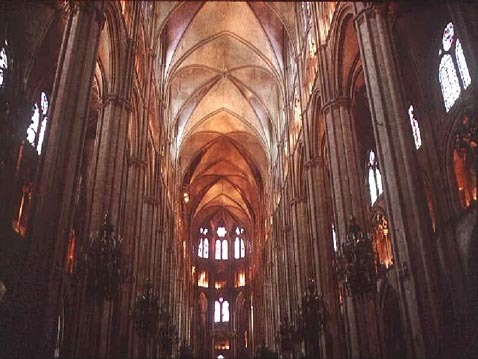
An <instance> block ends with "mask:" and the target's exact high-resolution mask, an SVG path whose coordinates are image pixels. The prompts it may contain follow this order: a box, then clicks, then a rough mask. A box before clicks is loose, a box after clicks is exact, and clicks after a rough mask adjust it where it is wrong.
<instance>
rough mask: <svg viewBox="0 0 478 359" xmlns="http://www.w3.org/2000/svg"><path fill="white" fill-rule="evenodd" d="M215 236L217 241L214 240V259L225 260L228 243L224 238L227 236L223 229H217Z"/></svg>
mask: <svg viewBox="0 0 478 359" xmlns="http://www.w3.org/2000/svg"><path fill="white" fill-rule="evenodd" d="M216 234H217V236H218V239H216V253H215V258H216V259H219V260H227V259H228V252H229V243H228V241H227V239H225V238H224V237H225V236H226V234H227V230H226V228H225V227H218V229H217V231H216Z"/></svg>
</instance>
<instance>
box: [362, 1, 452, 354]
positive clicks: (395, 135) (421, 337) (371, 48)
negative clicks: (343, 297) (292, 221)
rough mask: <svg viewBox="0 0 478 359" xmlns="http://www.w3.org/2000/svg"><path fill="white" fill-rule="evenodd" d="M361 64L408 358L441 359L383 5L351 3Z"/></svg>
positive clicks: (427, 247)
mask: <svg viewBox="0 0 478 359" xmlns="http://www.w3.org/2000/svg"><path fill="white" fill-rule="evenodd" d="M354 10H355V26H356V30H357V35H358V40H359V47H360V54H361V60H362V64H363V69H364V75H365V83H366V86H367V95H368V100H369V105H370V110H371V111H370V112H371V115H372V124H373V129H374V135H375V142H376V143H377V150H378V156H379V160H380V163H381V168H382V172H383V173H382V178H383V180H384V183H383V185H384V193H385V198H386V203H387V212H388V219H389V228H390V229H391V235H392V242H393V252H394V262H395V268H396V275H397V276H398V279H399V283H400V285H399V296H400V302H401V313H402V318H403V322H404V323H403V324H404V333H405V335H406V337H407V347H408V348H407V349H408V356H409V357H413V358H440V357H441V355H442V353H443V350H442V349H443V346H444V345H443V343H445V338H443V337H442V336H441V333H442V329H443V328H442V323H441V306H440V286H439V280H440V279H439V273H438V271H437V261H436V254H435V249H434V247H433V241H432V239H433V236H432V226H431V223H430V219H429V216H428V215H427V211H428V209H427V204H426V203H427V201H426V198H425V194H424V191H423V188H422V183H421V181H420V176H419V173H418V165H417V163H416V158H415V151H414V144H413V136H412V131H411V128H410V125H409V123H408V121H409V120H408V117H407V109H406V103H405V100H404V95H403V89H402V83H401V78H400V76H399V70H398V65H397V60H396V59H397V58H396V56H395V54H394V51H395V49H394V47H393V39H392V37H391V33H390V30H389V23H388V21H387V20H388V19H387V14H386V10H387V8H386V6H380V5H373V4H372V3H354Z"/></svg>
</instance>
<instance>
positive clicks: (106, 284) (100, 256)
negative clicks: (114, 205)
mask: <svg viewBox="0 0 478 359" xmlns="http://www.w3.org/2000/svg"><path fill="white" fill-rule="evenodd" d="M121 243H122V239H121V237H120V236H118V235H117V234H116V233H115V231H114V227H113V224H112V223H111V219H110V216H109V215H108V214H106V215H105V216H104V219H103V223H102V224H101V227H100V230H99V231H98V232H97V233H96V234H95V235H93V236H91V239H90V241H89V243H88V244H87V248H86V250H85V251H84V253H83V258H82V260H83V262H84V263H83V264H84V267H85V269H86V274H87V276H88V285H89V288H90V290H92V291H93V292H94V294H96V295H97V296H99V297H102V298H104V299H107V300H112V299H114V298H116V297H117V296H118V294H119V291H120V287H121V284H122V283H123V282H124V281H125V280H126V277H127V275H126V272H127V271H126V270H125V269H124V268H123V266H122V253H121Z"/></svg>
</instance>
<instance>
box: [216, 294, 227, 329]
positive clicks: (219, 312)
mask: <svg viewBox="0 0 478 359" xmlns="http://www.w3.org/2000/svg"><path fill="white" fill-rule="evenodd" d="M228 321H229V302H228V301H227V300H224V298H223V297H220V298H219V299H218V300H216V301H215V302H214V322H215V323H219V322H228Z"/></svg>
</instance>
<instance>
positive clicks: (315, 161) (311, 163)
mask: <svg viewBox="0 0 478 359" xmlns="http://www.w3.org/2000/svg"><path fill="white" fill-rule="evenodd" d="M323 162H324V161H323V160H322V158H321V157H312V158H310V159H309V160H307V161H306V162H305V168H306V169H311V168H313V167H318V166H320V165H322V164H323Z"/></svg>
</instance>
